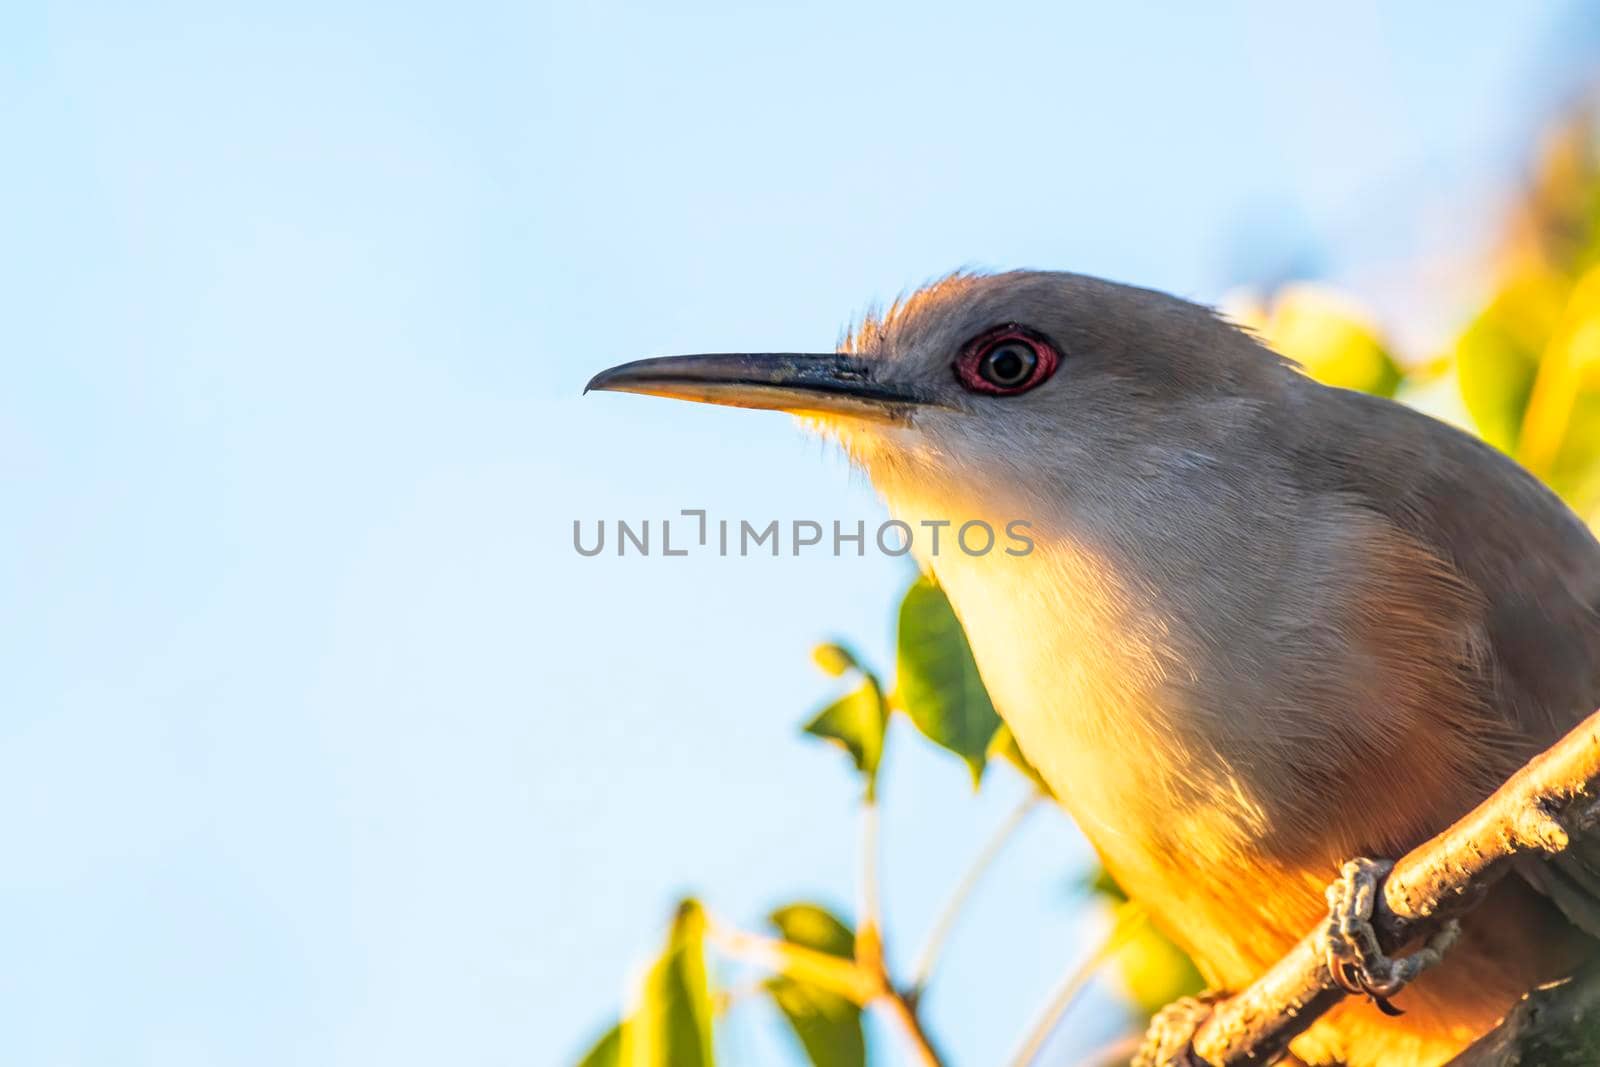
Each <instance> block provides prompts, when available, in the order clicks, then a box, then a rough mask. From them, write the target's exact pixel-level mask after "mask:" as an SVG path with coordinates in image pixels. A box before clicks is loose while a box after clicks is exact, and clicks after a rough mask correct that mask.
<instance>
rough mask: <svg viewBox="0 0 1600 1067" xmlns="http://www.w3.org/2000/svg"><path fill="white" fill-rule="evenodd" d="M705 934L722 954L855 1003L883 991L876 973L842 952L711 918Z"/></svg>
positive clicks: (878, 994) (873, 998) (862, 1001)
mask: <svg viewBox="0 0 1600 1067" xmlns="http://www.w3.org/2000/svg"><path fill="white" fill-rule="evenodd" d="M706 936H707V937H708V938H709V939H710V940H711V942H712V943H713V944H715V945H716V946H717V948H718V949H720V950H721V951H722V952H723V954H725V955H728V956H732V957H733V958H734V959H740V960H744V961H746V962H747V963H754V964H756V965H757V966H759V967H765V968H766V969H768V970H770V971H776V972H777V973H779V974H785V975H788V976H789V977H790V978H797V979H799V980H801V981H803V982H808V983H810V984H811V985H814V986H817V987H818V988H819V989H826V990H828V991H829V992H830V993H837V994H838V995H839V996H841V997H844V998H845V999H847V1000H850V1001H852V1002H854V1003H856V1004H860V1005H866V1004H869V1003H871V1002H872V1001H873V1000H875V999H877V998H878V997H879V996H882V995H883V994H884V992H885V991H886V990H885V987H884V983H883V980H882V977H881V976H880V975H877V974H874V973H873V972H872V971H871V970H870V969H868V968H866V967H863V966H861V965H860V964H859V963H857V962H856V961H855V960H849V959H845V958H844V957H843V956H835V955H833V954H832V953H828V952H821V951H818V950H817V949H814V948H807V947H806V946H804V945H797V944H795V943H794V942H792V941H783V940H780V939H778V938H775V937H766V936H763V935H761V934H752V933H749V932H748V931H745V930H739V929H736V928H734V927H731V926H725V925H723V924H722V923H720V922H717V921H716V920H714V919H712V920H710V921H708V922H707V924H706Z"/></svg>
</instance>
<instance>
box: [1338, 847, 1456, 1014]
mask: <svg viewBox="0 0 1600 1067" xmlns="http://www.w3.org/2000/svg"><path fill="white" fill-rule="evenodd" d="M1393 866H1394V864H1392V863H1387V862H1380V861H1378V860H1370V859H1353V860H1351V861H1349V862H1348V863H1346V864H1345V865H1344V867H1343V868H1341V869H1340V871H1339V877H1338V878H1337V879H1335V880H1334V881H1333V883H1332V884H1331V885H1329V886H1328V890H1327V897H1328V924H1327V925H1326V926H1325V927H1324V928H1323V933H1322V950H1323V958H1324V959H1325V960H1326V962H1327V966H1328V973H1329V974H1330V975H1332V976H1333V980H1334V981H1335V982H1336V983H1338V985H1339V987H1340V988H1341V989H1343V990H1344V991H1345V992H1347V993H1352V994H1355V995H1357V996H1366V997H1370V998H1371V999H1372V1002H1373V1003H1374V1004H1376V1005H1377V1007H1378V1010H1380V1011H1382V1012H1383V1013H1384V1014H1386V1015H1399V1014H1400V1009H1399V1008H1396V1007H1395V1006H1394V1005H1392V1004H1390V1003H1389V998H1390V997H1392V996H1394V995H1395V994H1396V993H1398V992H1400V990H1402V989H1404V988H1405V987H1406V985H1408V984H1409V983H1410V982H1411V981H1412V980H1413V979H1414V978H1416V977H1417V975H1419V974H1421V973H1422V972H1423V971H1425V970H1427V969H1428V968H1429V967H1432V966H1433V965H1434V964H1436V963H1438V962H1439V960H1440V959H1442V958H1443V957H1444V953H1445V950H1447V949H1448V948H1449V947H1450V946H1451V945H1452V944H1454V943H1455V939H1456V937H1457V935H1458V934H1459V933H1460V932H1461V927H1460V924H1459V923H1457V922H1456V921H1455V920H1454V919H1451V920H1450V921H1448V922H1446V923H1444V924H1443V925H1441V926H1440V927H1439V929H1438V930H1437V931H1435V932H1434V933H1433V934H1432V935H1431V936H1430V937H1429V938H1428V940H1427V941H1426V943H1424V944H1423V946H1422V947H1421V948H1419V949H1418V950H1417V951H1415V952H1413V953H1412V954H1411V955H1409V956H1402V957H1398V958H1390V957H1388V956H1385V955H1384V954H1383V949H1382V948H1380V947H1379V945H1378V934H1377V931H1376V930H1374V929H1373V927H1372V910H1373V906H1374V904H1375V903H1376V901H1377V895H1378V888H1379V887H1380V886H1381V885H1382V884H1383V879H1384V877H1385V876H1387V875H1388V873H1389V870H1390V868H1392V867H1393Z"/></svg>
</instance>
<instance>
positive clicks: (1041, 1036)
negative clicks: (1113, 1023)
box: [1007, 901, 1148, 1067]
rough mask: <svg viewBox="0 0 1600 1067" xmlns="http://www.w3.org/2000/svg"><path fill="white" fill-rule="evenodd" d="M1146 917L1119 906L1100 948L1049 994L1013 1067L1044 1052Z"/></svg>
mask: <svg viewBox="0 0 1600 1067" xmlns="http://www.w3.org/2000/svg"><path fill="white" fill-rule="evenodd" d="M1147 917H1148V916H1147V913H1146V912H1145V909H1144V908H1143V906H1141V905H1139V904H1136V903H1134V902H1132V901H1129V902H1127V903H1125V904H1122V905H1120V906H1118V908H1117V910H1116V920H1115V922H1114V923H1113V924H1112V927H1111V929H1110V930H1108V931H1107V932H1106V936H1105V938H1104V939H1103V940H1102V941H1101V942H1100V944H1099V946H1098V947H1097V948H1096V949H1095V950H1094V951H1093V952H1091V953H1090V954H1089V955H1088V956H1086V957H1084V959H1083V960H1082V962H1080V963H1079V964H1078V965H1077V966H1076V967H1074V968H1073V969H1072V970H1070V971H1068V972H1067V974H1066V976H1065V977H1063V978H1062V979H1061V981H1060V982H1058V983H1057V984H1056V987H1055V988H1054V989H1053V990H1051V991H1050V997H1049V999H1048V1000H1046V1001H1045V1003H1044V1007H1043V1008H1042V1009H1041V1010H1040V1012H1039V1014H1038V1015H1037V1016H1035V1018H1034V1020H1033V1022H1031V1023H1029V1024H1028V1029H1027V1031H1026V1032H1025V1034H1024V1036H1023V1038H1022V1042H1021V1043H1020V1044H1019V1045H1018V1046H1017V1050H1016V1051H1015V1052H1013V1053H1012V1054H1011V1059H1010V1060H1008V1061H1007V1062H1008V1063H1009V1064H1010V1065H1011V1067H1028V1065H1029V1064H1031V1063H1032V1062H1033V1061H1034V1059H1035V1058H1036V1057H1037V1056H1038V1055H1039V1052H1040V1050H1041V1049H1043V1048H1044V1043H1045V1042H1046V1041H1048V1040H1049V1039H1050V1035H1051V1034H1052V1033H1053V1032H1055V1028H1056V1025H1057V1024H1058V1023H1059V1022H1060V1021H1061V1018H1062V1016H1064V1015H1066V1013H1067V1009H1069V1008H1070V1007H1072V1004H1073V1002H1074V1001H1076V1000H1077V999H1078V996H1079V994H1081V993H1082V992H1083V991H1084V990H1085V989H1087V988H1088V987H1089V981H1090V979H1092V978H1093V977H1094V976H1095V973H1096V972H1097V971H1099V970H1100V968H1101V967H1102V966H1104V965H1105V962H1106V961H1107V960H1108V959H1110V958H1111V957H1112V956H1115V955H1116V954H1117V952H1118V951H1120V950H1121V949H1122V947H1123V946H1124V945H1126V944H1127V943H1128V939H1129V938H1130V937H1131V936H1132V935H1133V932H1134V930H1135V929H1137V928H1138V926H1139V924H1140V923H1142V922H1145V921H1146V919H1147Z"/></svg>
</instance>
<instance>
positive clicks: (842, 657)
mask: <svg viewBox="0 0 1600 1067" xmlns="http://www.w3.org/2000/svg"><path fill="white" fill-rule="evenodd" d="M811 659H812V660H813V661H814V662H815V663H816V665H817V666H818V667H820V668H822V670H823V671H825V672H826V673H827V674H829V675H831V676H832V677H834V678H838V677H841V676H843V675H844V674H846V673H848V672H850V671H859V670H860V669H861V664H860V662H859V661H858V660H857V659H856V656H855V653H853V652H851V651H850V649H849V648H847V647H845V646H844V645H841V644H834V643H832V642H824V643H823V644H820V645H818V646H817V647H816V648H813V649H812V650H811Z"/></svg>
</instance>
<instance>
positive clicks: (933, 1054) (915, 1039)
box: [879, 989, 944, 1067]
mask: <svg viewBox="0 0 1600 1067" xmlns="http://www.w3.org/2000/svg"><path fill="white" fill-rule="evenodd" d="M879 1003H880V1004H882V1005H883V1006H884V1007H885V1009H886V1010H887V1011H888V1012H889V1014H890V1015H892V1016H893V1017H894V1019H895V1021H896V1022H897V1023H899V1024H900V1028H901V1029H902V1030H904V1031H905V1034H906V1038H907V1039H908V1040H909V1041H910V1042H911V1049H912V1051H913V1052H914V1053H915V1054H916V1058H917V1062H918V1063H919V1064H921V1065H922V1067H944V1057H942V1056H941V1055H940V1054H939V1050H938V1048H936V1047H935V1046H934V1043H933V1038H932V1037H931V1036H929V1034H928V1031H927V1029H926V1028H925V1027H923V1025H922V1016H921V1015H920V1014H919V1013H918V1012H917V1008H916V1004H915V1002H914V1001H913V1000H912V999H911V998H910V997H909V996H907V995H906V994H905V993H902V992H900V991H898V990H894V989H891V990H889V991H888V993H887V995H885V996H884V997H883V998H882V999H881V1000H880V1001H879Z"/></svg>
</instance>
